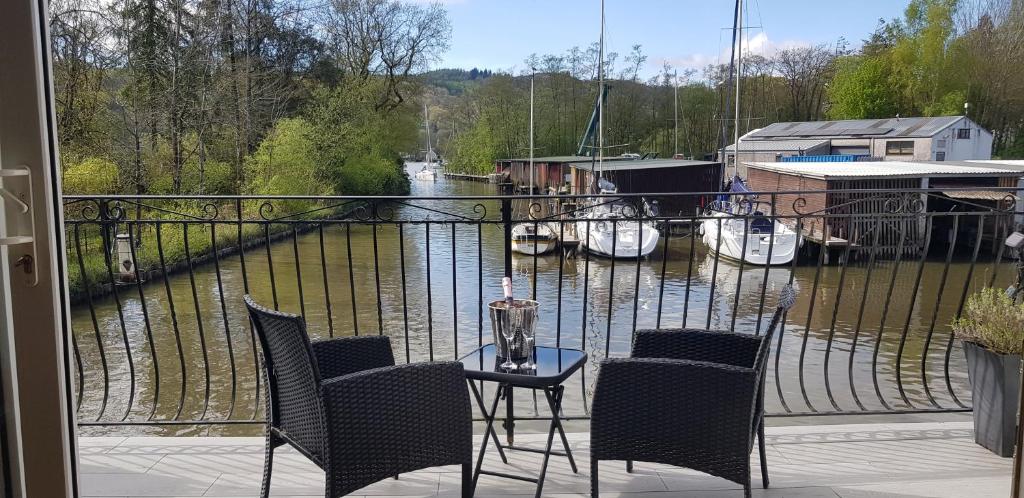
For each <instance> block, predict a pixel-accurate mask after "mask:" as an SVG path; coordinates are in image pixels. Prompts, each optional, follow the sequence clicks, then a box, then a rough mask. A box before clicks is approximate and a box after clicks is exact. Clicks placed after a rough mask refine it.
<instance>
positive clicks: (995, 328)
mask: <svg viewBox="0 0 1024 498" xmlns="http://www.w3.org/2000/svg"><path fill="white" fill-rule="evenodd" d="M952 325H953V333H954V334H956V336H957V337H958V338H959V339H961V340H963V341H968V342H974V343H977V344H979V345H981V346H983V347H985V348H988V349H990V350H992V351H994V352H996V353H1003V354H1021V344H1022V342H1021V341H1022V339H1024V304H1017V303H1014V302H1013V300H1012V299H1010V296H1008V295H1007V294H1006V292H1003V291H1001V290H999V289H994V288H986V289H982V290H981V291H980V292H978V293H976V294H974V295H972V296H971V297H970V298H968V300H967V304H966V305H965V306H964V311H963V314H962V315H961V318H960V319H958V320H955V321H954V322H953V324H952Z"/></svg>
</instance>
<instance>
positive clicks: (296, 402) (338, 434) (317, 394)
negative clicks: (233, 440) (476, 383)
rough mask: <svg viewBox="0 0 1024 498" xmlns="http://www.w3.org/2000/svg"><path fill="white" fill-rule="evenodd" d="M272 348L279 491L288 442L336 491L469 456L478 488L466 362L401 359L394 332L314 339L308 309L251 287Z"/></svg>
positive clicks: (266, 476) (269, 362) (255, 316)
mask: <svg viewBox="0 0 1024 498" xmlns="http://www.w3.org/2000/svg"><path fill="white" fill-rule="evenodd" d="M245 304H246V306H247V307H248V308H249V316H250V317H251V318H252V322H253V325H254V326H255V328H256V332H257V335H258V336H259V340H260V346H261V349H262V352H263V375H264V379H266V381H267V382H265V385H266V386H267V389H266V392H267V394H268V395H267V430H266V435H267V453H266V463H265V465H264V467H263V485H262V489H261V496H262V497H264V498H266V497H267V496H268V495H269V493H270V474H271V470H272V467H273V460H274V449H275V448H277V447H278V446H281V445H283V444H289V445H291V446H292V447H294V448H295V449H296V450H298V451H299V452H300V453H302V454H303V455H304V456H306V457H307V458H309V459H310V460H312V461H313V463H315V464H316V465H317V466H319V467H320V468H322V469H324V471H325V472H326V496H327V498H336V497H338V496H342V495H345V494H348V493H351V492H353V491H356V490H358V489H360V488H362V487H364V486H367V485H370V484H373V483H375V482H377V481H380V480H382V479H385V478H388V477H394V476H397V475H399V474H402V473H406V472H412V471H414V470H419V469H423V468H427V467H437V466H442V465H462V495H463V496H464V497H469V496H472V495H473V475H472V462H473V448H472V445H473V425H472V413H471V411H470V404H469V393H468V392H467V390H466V377H465V373H464V372H463V369H462V364H461V363H455V362H446V363H441V362H438V363H417V364H408V365H395V360H394V356H393V355H392V352H391V343H390V341H389V339H388V338H387V337H383V336H373V337H346V338H338V339H331V340H324V341H318V342H313V343H310V341H309V337H308V336H307V335H306V327H305V322H304V321H303V319H302V318H301V317H298V316H295V315H290V314H287V313H281V312H277V311H272V310H268V309H266V308H263V307H262V306H260V305H258V304H256V302H255V301H253V299H252V298H251V297H250V296H245Z"/></svg>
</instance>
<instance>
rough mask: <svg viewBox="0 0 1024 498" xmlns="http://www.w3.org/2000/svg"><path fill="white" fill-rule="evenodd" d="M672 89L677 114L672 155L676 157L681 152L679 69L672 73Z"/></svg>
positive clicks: (674, 108) (674, 109)
mask: <svg viewBox="0 0 1024 498" xmlns="http://www.w3.org/2000/svg"><path fill="white" fill-rule="evenodd" d="M672 90H673V95H674V97H673V100H672V103H673V105H672V111H673V112H674V114H675V121H674V122H675V127H674V129H673V131H672V137H673V140H674V144H673V146H672V147H673V151H672V156H673V157H675V156H676V155H677V154H679V72H678V71H677V72H675V73H674V74H673V75H672Z"/></svg>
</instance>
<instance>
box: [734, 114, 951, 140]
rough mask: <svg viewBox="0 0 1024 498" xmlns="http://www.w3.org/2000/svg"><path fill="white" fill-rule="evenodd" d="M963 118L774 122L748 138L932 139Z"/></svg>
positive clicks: (747, 138)
mask: <svg viewBox="0 0 1024 498" xmlns="http://www.w3.org/2000/svg"><path fill="white" fill-rule="evenodd" d="M960 119H963V116H940V117H931V118H924V117H920V118H886V119H853V120H845V121H805V122H793V123H772V124H770V125H768V126H766V127H764V128H762V129H760V130H757V131H755V132H752V133H750V134H749V135H748V136H747V137H746V138H745V139H746V140H780V139H783V140H785V139H793V138H819V137H820V138H860V137H908V138H913V137H918V138H920V137H931V136H934V135H936V134H938V133H939V132H941V131H942V130H944V129H946V128H948V127H949V126H950V125H952V124H953V123H955V122H957V121H959V120H960Z"/></svg>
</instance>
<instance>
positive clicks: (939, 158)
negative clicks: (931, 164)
mask: <svg viewBox="0 0 1024 498" xmlns="http://www.w3.org/2000/svg"><path fill="white" fill-rule="evenodd" d="M935 160H936V161H945V160H946V153H945V152H936V153H935Z"/></svg>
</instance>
